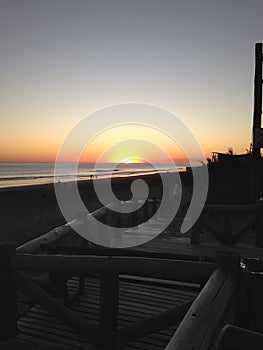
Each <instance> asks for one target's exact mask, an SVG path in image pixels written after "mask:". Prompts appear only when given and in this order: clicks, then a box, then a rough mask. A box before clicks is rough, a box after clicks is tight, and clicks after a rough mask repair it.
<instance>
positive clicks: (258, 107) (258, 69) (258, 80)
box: [253, 43, 262, 158]
mask: <svg viewBox="0 0 263 350" xmlns="http://www.w3.org/2000/svg"><path fill="white" fill-rule="evenodd" d="M261 113H262V43H256V45H255V77H254V114H253V156H254V158H259V157H260V148H259V147H257V146H256V135H255V134H256V129H257V128H261Z"/></svg>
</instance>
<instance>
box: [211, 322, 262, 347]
mask: <svg viewBox="0 0 263 350" xmlns="http://www.w3.org/2000/svg"><path fill="white" fill-rule="evenodd" d="M252 348H253V349H262V348H263V334H262V333H258V332H253V331H251V330H248V329H244V328H240V327H236V326H232V325H226V326H224V328H223V329H222V330H221V331H220V333H219V335H218V337H217V340H216V344H215V346H214V348H213V350H231V349H236V350H248V349H252Z"/></svg>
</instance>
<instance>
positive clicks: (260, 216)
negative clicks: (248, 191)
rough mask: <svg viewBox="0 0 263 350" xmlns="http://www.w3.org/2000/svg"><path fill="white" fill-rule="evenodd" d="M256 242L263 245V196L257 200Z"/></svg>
mask: <svg viewBox="0 0 263 350" xmlns="http://www.w3.org/2000/svg"><path fill="white" fill-rule="evenodd" d="M255 236H256V237H255V240H256V242H255V244H256V246H258V247H263V198H260V199H259V200H258V201H256V224H255Z"/></svg>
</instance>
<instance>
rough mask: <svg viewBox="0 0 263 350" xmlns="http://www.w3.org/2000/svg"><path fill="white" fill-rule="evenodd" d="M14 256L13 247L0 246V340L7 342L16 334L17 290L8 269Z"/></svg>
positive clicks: (10, 271)
mask: <svg viewBox="0 0 263 350" xmlns="http://www.w3.org/2000/svg"><path fill="white" fill-rule="evenodd" d="M14 254H15V247H14V246H13V245H10V244H8V245H7V244H1V245H0V279H1V287H0V310H1V312H0V340H9V339H11V338H13V337H14V336H15V335H16V333H17V328H16V318H17V290H16V287H15V285H14V283H13V273H12V270H11V268H10V263H11V259H12V256H13V255H14Z"/></svg>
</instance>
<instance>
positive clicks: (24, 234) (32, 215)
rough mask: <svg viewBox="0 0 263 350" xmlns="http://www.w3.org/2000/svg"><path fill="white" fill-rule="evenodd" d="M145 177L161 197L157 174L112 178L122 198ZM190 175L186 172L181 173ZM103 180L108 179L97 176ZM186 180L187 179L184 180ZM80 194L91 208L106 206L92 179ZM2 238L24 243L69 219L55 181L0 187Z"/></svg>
mask: <svg viewBox="0 0 263 350" xmlns="http://www.w3.org/2000/svg"><path fill="white" fill-rule="evenodd" d="M135 178H136V179H137V178H143V180H145V181H146V182H147V184H148V186H149V189H150V194H149V197H160V196H161V193H162V184H161V179H160V176H159V175H158V174H156V175H143V176H138V177H137V176H136V177H125V178H115V179H112V188H113V191H114V193H115V194H116V196H117V197H118V198H119V199H121V200H129V199H131V191H130V184H131V182H132V181H133V180H134V179H135ZM181 178H183V179H186V178H187V176H186V174H183V175H181ZM95 181H99V182H100V183H101V184H103V181H105V180H95ZM183 182H185V181H183ZM79 192H80V195H81V197H82V199H83V201H84V203H85V205H86V206H87V208H88V210H89V211H93V210H95V209H97V208H99V207H101V206H102V204H101V203H100V202H99V200H98V199H97V197H96V194H95V192H94V186H93V182H92V180H88V181H80V182H79ZM0 195H1V198H2V200H1V202H0V212H1V223H0V232H1V241H2V242H3V241H5V242H12V243H15V245H17V246H18V245H20V244H22V243H23V242H26V241H28V240H30V239H32V238H33V237H36V236H39V235H41V234H43V233H45V232H48V231H49V230H51V229H53V228H54V227H57V226H59V225H62V224H64V223H65V219H64V217H63V215H62V214H61V212H60V209H59V207H58V204H57V200H56V196H55V191H54V184H53V183H52V184H45V185H35V186H23V187H11V188H3V189H0Z"/></svg>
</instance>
